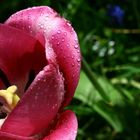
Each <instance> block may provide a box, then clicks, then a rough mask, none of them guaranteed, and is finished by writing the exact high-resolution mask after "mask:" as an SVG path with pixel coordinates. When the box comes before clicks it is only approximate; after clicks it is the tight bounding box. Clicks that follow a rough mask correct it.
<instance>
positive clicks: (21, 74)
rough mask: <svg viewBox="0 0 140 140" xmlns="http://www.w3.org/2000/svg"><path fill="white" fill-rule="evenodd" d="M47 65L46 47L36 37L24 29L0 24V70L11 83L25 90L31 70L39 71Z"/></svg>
mask: <svg viewBox="0 0 140 140" xmlns="http://www.w3.org/2000/svg"><path fill="white" fill-rule="evenodd" d="M40 60H41V63H40ZM45 65H46V57H45V50H44V47H43V46H42V45H41V44H40V43H39V42H38V41H37V40H36V39H34V38H33V37H31V36H30V35H29V34H27V33H25V32H23V31H22V30H19V29H17V28H14V27H10V26H8V25H4V24H0V70H1V71H3V72H4V73H5V75H6V76H7V78H8V80H9V82H10V84H11V85H12V84H15V85H17V86H18V88H19V89H20V91H22V92H23V91H24V88H25V85H26V83H27V81H28V75H29V72H30V71H31V70H35V71H37V72H38V71H40V69H42V68H43V67H44V66H45ZM8 86H9V85H8ZM0 88H1V87H0Z"/></svg>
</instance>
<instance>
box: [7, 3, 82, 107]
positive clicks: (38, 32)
mask: <svg viewBox="0 0 140 140" xmlns="http://www.w3.org/2000/svg"><path fill="white" fill-rule="evenodd" d="M5 24H8V25H10V26H14V27H16V28H19V29H21V30H24V31H25V32H27V33H29V34H30V35H32V36H34V37H35V38H36V39H38V40H39V41H40V42H41V43H42V45H43V46H45V49H46V57H47V60H48V62H52V61H56V60H57V63H58V64H59V66H60V70H61V72H62V73H63V75H64V78H65V79H66V80H65V89H66V94H65V100H64V106H66V105H67V104H68V103H69V102H70V100H71V99H72V97H73V94H74V91H75V89H76V87H77V84H78V80H79V73H80V61H81V56H80V50H79V43H78V39H77V35H76V33H75V31H74V30H73V28H72V26H71V25H70V23H69V22H68V21H66V20H65V19H64V18H61V17H60V16H59V15H58V14H57V13H56V12H55V11H54V10H52V9H51V8H49V7H47V6H40V7H33V8H28V9H25V10H22V11H20V12H17V13H16V14H14V15H12V16H11V17H10V18H9V19H8V20H7V21H6V23H5ZM42 38H44V39H45V42H44V40H43V39H42ZM51 49H53V51H51V52H50V50H51ZM53 53H54V54H53ZM55 57H56V59H55Z"/></svg>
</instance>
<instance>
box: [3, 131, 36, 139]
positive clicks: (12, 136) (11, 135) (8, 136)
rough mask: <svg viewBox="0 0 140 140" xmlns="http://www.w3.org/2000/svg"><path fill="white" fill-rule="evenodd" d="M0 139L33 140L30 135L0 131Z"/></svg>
mask: <svg viewBox="0 0 140 140" xmlns="http://www.w3.org/2000/svg"><path fill="white" fill-rule="evenodd" d="M0 139H1V140H35V139H34V138H31V137H22V136H18V135H14V134H10V133H6V132H1V131H0Z"/></svg>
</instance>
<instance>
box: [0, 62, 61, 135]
mask: <svg viewBox="0 0 140 140" xmlns="http://www.w3.org/2000/svg"><path fill="white" fill-rule="evenodd" d="M63 96H64V80H63V77H62V75H61V74H60V72H59V71H58V68H57V66H56V65H55V64H50V65H48V66H46V67H45V68H44V70H42V71H41V72H39V74H38V75H37V76H36V78H35V80H34V81H33V82H32V84H31V85H30V87H29V88H28V90H27V91H26V93H25V94H24V95H23V97H22V98H21V100H20V102H19V103H18V104H17V106H16V107H15V109H14V110H13V111H12V112H11V114H9V116H8V118H7V119H6V121H5V122H4V124H3V125H2V127H1V131H4V132H9V133H12V134H16V135H21V136H33V135H35V134H38V133H39V132H41V131H42V130H43V129H44V128H46V127H47V126H48V125H49V124H50V123H51V121H52V120H53V119H54V117H55V116H56V114H57V112H58V110H59V108H60V106H61V104H62V101H63Z"/></svg>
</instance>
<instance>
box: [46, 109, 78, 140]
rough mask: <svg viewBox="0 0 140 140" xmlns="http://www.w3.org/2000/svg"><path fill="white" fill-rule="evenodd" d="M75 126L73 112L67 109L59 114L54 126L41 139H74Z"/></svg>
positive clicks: (75, 121)
mask: <svg viewBox="0 0 140 140" xmlns="http://www.w3.org/2000/svg"><path fill="white" fill-rule="evenodd" d="M77 127H78V126H77V119H76V116H75V114H74V113H73V112H72V111H70V110H67V111H65V112H63V113H62V114H61V116H60V118H59V121H58V123H57V125H56V128H55V129H54V130H52V131H51V133H50V134H49V135H48V136H46V137H45V138H44V139H43V140H75V138H76V134H77Z"/></svg>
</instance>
